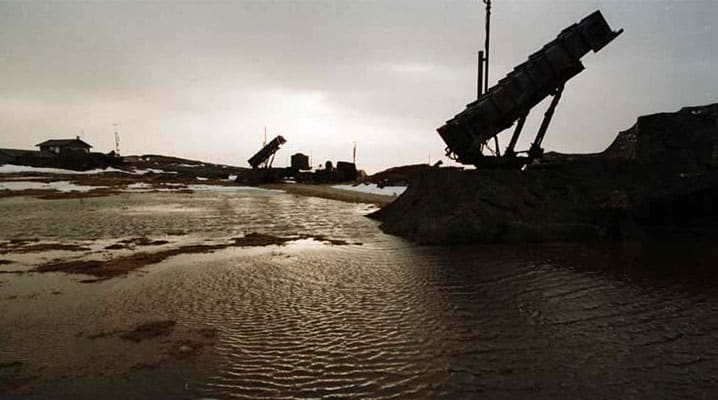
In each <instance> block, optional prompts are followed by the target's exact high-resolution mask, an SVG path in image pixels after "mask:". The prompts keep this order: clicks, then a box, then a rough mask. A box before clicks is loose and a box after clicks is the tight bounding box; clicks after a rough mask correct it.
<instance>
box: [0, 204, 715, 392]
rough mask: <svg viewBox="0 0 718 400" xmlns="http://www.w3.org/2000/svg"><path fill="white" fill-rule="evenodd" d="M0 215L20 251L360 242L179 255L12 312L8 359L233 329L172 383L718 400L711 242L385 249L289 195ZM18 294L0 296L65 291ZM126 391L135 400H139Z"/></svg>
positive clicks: (329, 209) (387, 240) (338, 212)
mask: <svg viewBox="0 0 718 400" xmlns="http://www.w3.org/2000/svg"><path fill="white" fill-rule="evenodd" d="M38 205H42V207H39V206H38ZM178 209H184V210H186V212H178V211H177V210H178ZM0 210H2V211H1V212H3V213H4V215H11V217H10V218H3V219H2V221H0V232H4V233H3V235H6V237H19V236H26V233H25V231H24V230H27V231H28V232H32V233H31V234H30V235H36V234H42V235H43V236H46V237H53V236H56V237H62V238H69V237H72V238H77V239H88V238H93V237H104V238H107V237H113V236H115V235H117V236H122V235H125V236H126V235H135V236H136V235H148V236H157V235H161V234H167V233H169V232H174V231H181V232H185V233H187V234H192V235H197V236H206V237H225V236H229V235H235V234H238V233H243V232H249V231H258V232H262V233H281V234H296V233H312V234H321V235H327V236H330V237H333V238H342V239H349V240H350V241H352V242H357V241H358V242H362V245H352V246H316V245H311V246H307V245H306V244H305V245H297V246H288V247H286V248H273V249H268V250H267V251H261V252H244V251H241V250H237V249H230V250H227V251H223V252H220V253H217V254H214V255H198V256H196V255H192V256H178V257H175V258H173V259H171V260H169V261H167V262H165V263H163V264H161V265H156V266H152V267H149V268H147V271H149V273H148V274H145V275H141V276H140V275H133V276H131V277H129V278H121V279H115V280H113V281H110V282H106V283H102V284H99V285H97V284H95V285H79V284H77V285H76V287H75V286H72V288H75V289H74V290H77V292H76V293H75V294H74V295H73V294H69V293H68V294H66V295H64V296H57V297H59V298H61V299H62V298H64V300H60V301H59V302H58V301H55V300H53V301H52V302H53V303H57V304H52V305H50V304H49V303H50V302H49V301H48V304H47V307H49V310H51V311H47V313H45V312H41V313H39V315H31V316H29V317H28V316H27V315H25V316H23V317H22V318H24V322H23V323H20V324H19V326H20V327H19V328H18V325H16V324H18V322H19V320H20V318H21V316H20V314H19V311H17V310H16V311H15V312H13V310H12V307H13V306H12V305H11V304H12V302H9V301H4V302H0V311H7V312H5V313H3V316H2V317H0V322H1V323H2V325H0V334H2V337H5V338H8V344H9V345H11V346H12V345H13V344H14V345H16V346H12V349H11V350H8V348H5V349H4V350H0V357H3V358H7V359H17V358H21V359H32V358H34V357H36V358H43V359H44V360H45V361H46V362H48V363H49V364H55V363H58V364H63V363H69V362H71V361H68V360H65V359H63V357H62V354H63V351H62V350H64V353H65V354H66V353H67V348H65V349H61V350H57V349H55V350H53V349H52V346H46V348H44V350H43V351H42V352H41V353H40V352H39V351H38V350H37V347H36V346H35V347H33V345H32V344H33V343H35V344H36V342H42V343H47V341H48V340H52V339H53V337H55V338H58V337H59V338H64V337H69V336H70V335H71V334H73V333H75V332H76V331H77V330H79V329H80V328H82V327H83V326H84V325H86V324H93V326H98V325H103V324H104V325H108V326H111V325H113V324H118V323H120V322H119V321H122V320H124V319H128V318H135V316H138V315H152V316H162V317H165V318H167V317H169V318H173V319H176V320H177V321H178V323H179V324H182V325H184V326H213V327H216V328H217V329H218V331H219V337H218V340H217V343H216V345H215V348H214V349H213V350H212V351H211V352H209V353H208V354H207V357H203V358H202V359H201V360H199V361H198V362H199V368H197V370H196V372H193V373H192V374H191V375H189V376H182V377H179V378H176V379H175V381H174V382H175V384H174V386H175V387H180V388H183V389H182V390H180V391H179V393H184V394H185V395H186V397H202V398H248V399H250V398H251V399H256V398H273V399H274V398H368V399H380V398H480V397H488V398H516V399H519V398H546V399H549V398H556V397H560V398H678V397H680V398H714V397H715V394H716V393H715V392H716V390H715V387H716V384H717V383H718V382H717V381H718V361H717V360H716V357H718V333H716V332H718V329H717V328H718V299H716V296H715V292H714V291H713V290H711V289H712V286H713V284H714V283H715V282H716V279H715V276H714V274H711V273H710V269H709V268H710V267H709V264H711V262H712V261H713V260H715V259H716V258H715V255H716V254H715V251H716V250H713V249H712V246H710V245H707V244H698V245H685V246H678V247H671V248H668V247H667V246H666V245H665V244H661V245H658V246H618V245H606V244H602V245H590V246H588V245H561V246H556V245H554V246H543V247H537V246H468V247H418V246H414V245H412V244H409V243H406V242H404V241H402V240H400V239H396V238H393V237H390V236H386V235H383V234H381V233H380V232H379V231H378V229H377V228H376V224H375V223H374V222H373V221H370V220H368V219H366V218H364V217H363V213H365V212H366V209H365V208H363V207H362V206H357V205H351V204H344V203H338V202H333V201H328V200H320V199H310V198H301V197H293V196H289V195H272V196H264V195H257V194H252V195H249V194H247V195H237V194H194V195H179V196H178V195H175V194H173V195H131V196H124V197H115V198H107V199H91V200H87V199H86V200H84V202H80V201H78V200H72V201H64V200H60V201H53V202H39V203H38V202H35V201H29V202H14V201H13V202H0ZM123 210H125V211H127V212H123ZM81 215H82V216H85V215H86V217H83V218H82V219H81V220H82V222H80V223H71V222H70V221H79V220H80V218H79V216H81ZM653 267H656V268H653ZM647 270H658V271H659V273H647V272H646V271H647ZM679 276H680V277H682V278H681V279H675V278H677V277H679ZM686 277H688V278H686ZM4 279H10V278H4ZM15 279H17V282H16V283H13V282H14V281H12V280H8V282H6V284H5V286H4V287H3V286H0V291H10V290H17V285H19V284H20V283H18V282H21V281H22V282H25V283H23V284H26V285H32V283H28V282H41V281H42V282H47V281H48V280H51V279H54V280H56V281H54V282H59V281H70V280H69V279H67V278H65V277H63V276H54V277H53V275H47V276H33V277H24V278H15ZM23 279H24V280H23ZM56 284H58V285H60V284H61V283H56ZM68 290H70V289H68ZM42 299H43V297H42V296H40V298H39V299H37V300H36V303H35V304H36V305H37V304H38V303H39V304H42V301H43V300H42ZM58 315H72V317H71V318H67V319H63V318H60V317H58ZM19 330H20V331H19ZM78 340H79V339H78ZM78 343H81V342H78ZM75 346H77V345H75ZM40 347H41V348H42V347H43V346H40ZM73 349H74V351H76V352H77V354H76V357H79V358H82V357H86V358H90V357H92V356H93V354H84V355H83V352H82V348H81V347H79V346H77V347H73ZM106 351H110V350H106ZM116 351H117V350H116ZM124 351H128V350H127V349H125V350H124ZM0 361H2V359H0ZM117 385H120V386H121V385H122V383H117ZM125 385H126V387H125V390H126V391H127V392H123V393H133V390H135V391H138V390H139V391H142V390H143V389H142V388H143V386H139V387H138V386H132V385H131V384H129V383H127V384H125ZM185 387H186V390H185V389H184V388H185ZM134 393H135V394H138V393H136V392H134ZM141 393H145V392H144V391H142V392H141ZM178 395H179V394H178Z"/></svg>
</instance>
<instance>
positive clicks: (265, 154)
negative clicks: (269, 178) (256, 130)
mask: <svg viewBox="0 0 718 400" xmlns="http://www.w3.org/2000/svg"><path fill="white" fill-rule="evenodd" d="M284 143H287V140H286V139H284V137H282V136H277V137H275V138H274V139H272V141H271V142H269V143H267V144H266V145H265V146H264V147H262V148H261V149H260V150H259V151H258V152H257V153H256V154H255V155H253V156H252V158H250V159H249V160H247V162H248V163H249V165H251V166H252V168H259V167H271V166H272V161H273V160H274V154H275V153H276V152H277V151H278V150H279V147H280V146H281V145H283V144H284Z"/></svg>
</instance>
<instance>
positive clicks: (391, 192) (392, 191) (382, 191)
mask: <svg viewBox="0 0 718 400" xmlns="http://www.w3.org/2000/svg"><path fill="white" fill-rule="evenodd" d="M332 187H333V188H334V189H340V190H351V191H355V192H361V193H369V194H379V195H382V196H394V197H396V196H399V195H401V194H402V193H404V191H405V190H406V186H384V187H381V188H380V187H379V186H377V184H376V183H370V184H360V185H356V186H354V185H334V186H332Z"/></svg>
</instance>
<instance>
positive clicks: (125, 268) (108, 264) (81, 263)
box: [33, 232, 349, 283]
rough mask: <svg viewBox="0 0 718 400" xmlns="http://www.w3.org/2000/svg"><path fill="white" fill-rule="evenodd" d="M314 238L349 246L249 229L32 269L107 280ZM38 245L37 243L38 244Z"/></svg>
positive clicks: (147, 241)
mask: <svg viewBox="0 0 718 400" xmlns="http://www.w3.org/2000/svg"><path fill="white" fill-rule="evenodd" d="M305 239H313V240H316V241H318V242H322V243H328V244H331V245H335V246H341V245H348V244H349V242H347V241H345V240H341V239H331V238H328V237H326V236H324V235H309V234H306V235H295V236H286V237H282V236H273V235H267V234H262V233H256V232H252V233H249V234H247V235H245V236H243V237H238V238H234V239H232V240H231V241H230V242H227V243H218V244H191V245H184V246H180V247H176V248H171V249H166V250H159V251H156V252H152V253H150V252H139V253H134V254H130V255H126V256H118V257H115V258H111V259H107V260H97V259H91V260H70V261H50V262H47V263H44V264H41V265H39V266H38V267H36V268H35V269H34V270H33V271H35V272H65V273H71V274H83V275H90V276H93V277H94V278H96V279H90V280H83V281H82V282H83V283H93V282H99V281H102V280H106V279H110V278H113V277H116V276H119V275H126V274H128V273H130V272H132V271H135V270H137V269H139V268H142V267H144V266H147V265H150V264H157V263H159V262H162V261H164V260H166V259H167V258H169V257H172V256H176V255H180V254H202V253H212V252H215V251H218V250H223V249H227V248H231V247H265V246H283V245H285V244H286V243H288V242H292V241H297V240H305ZM166 243H169V242H167V241H164V240H154V241H153V240H150V239H147V238H139V239H128V240H125V241H122V242H120V243H119V244H120V245H122V246H125V247H120V246H117V244H116V245H111V246H108V247H106V248H127V247H129V246H130V245H131V244H136V245H147V246H149V245H158V244H166ZM37 246H40V245H37Z"/></svg>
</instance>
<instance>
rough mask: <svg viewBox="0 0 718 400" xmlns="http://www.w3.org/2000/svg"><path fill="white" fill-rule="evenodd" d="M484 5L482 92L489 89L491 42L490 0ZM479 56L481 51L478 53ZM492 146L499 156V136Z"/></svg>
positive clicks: (496, 136)
mask: <svg viewBox="0 0 718 400" xmlns="http://www.w3.org/2000/svg"><path fill="white" fill-rule="evenodd" d="M483 2H484V5H486V32H485V34H484V90H483V93H486V92H488V91H489V49H490V45H489V44H490V43H491V0H483ZM479 57H481V53H479ZM494 146H495V147H496V151H495V154H496V155H497V156H499V157H500V156H501V150H500V148H499V137H498V135H495V136H494Z"/></svg>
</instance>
